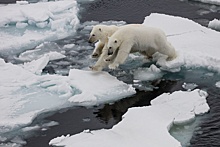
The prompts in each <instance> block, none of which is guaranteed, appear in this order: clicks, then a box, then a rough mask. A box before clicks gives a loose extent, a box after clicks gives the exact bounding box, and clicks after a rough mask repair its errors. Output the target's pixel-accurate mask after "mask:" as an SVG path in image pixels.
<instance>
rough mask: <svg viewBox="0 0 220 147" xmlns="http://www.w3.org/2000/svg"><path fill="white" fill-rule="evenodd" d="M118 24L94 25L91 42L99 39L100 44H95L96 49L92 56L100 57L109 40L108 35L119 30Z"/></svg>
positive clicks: (90, 37)
mask: <svg viewBox="0 0 220 147" xmlns="http://www.w3.org/2000/svg"><path fill="white" fill-rule="evenodd" d="M118 28H119V27H118V26H115V25H110V26H107V25H96V26H94V27H93V29H92V31H91V33H90V36H89V42H90V43H95V42H97V41H99V42H98V44H97V45H96V46H95V49H94V51H93V53H92V57H94V58H96V57H99V56H100V55H101V53H102V49H103V47H104V46H105V44H106V43H107V42H108V37H110V36H112V34H113V33H114V32H115V31H117V30H118Z"/></svg>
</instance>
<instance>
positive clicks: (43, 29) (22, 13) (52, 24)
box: [0, 0, 79, 55]
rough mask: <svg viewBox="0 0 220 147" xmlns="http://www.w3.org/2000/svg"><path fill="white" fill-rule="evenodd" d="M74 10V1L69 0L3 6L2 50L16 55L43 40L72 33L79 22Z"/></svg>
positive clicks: (1, 24) (54, 38) (0, 31)
mask: <svg viewBox="0 0 220 147" xmlns="http://www.w3.org/2000/svg"><path fill="white" fill-rule="evenodd" d="M77 13H78V6H77V2H76V1H72V0H65V1H53V2H52V1H51V2H40V3H31V4H28V5H18V4H9V5H4V6H2V7H1V9H0V14H4V15H2V16H1V17H0V27H1V29H0V44H2V45H1V46H0V51H1V53H2V54H6V55H7V54H12V53H15V54H16V53H20V52H23V51H24V50H26V49H31V48H34V47H35V46H37V45H39V44H40V43H42V42H44V41H53V40H57V39H62V38H65V37H68V36H70V35H73V33H75V32H76V29H77V28H78V25H79V19H78V17H77ZM15 24H16V25H15ZM34 28H35V29H34ZM12 40H13V41H12Z"/></svg>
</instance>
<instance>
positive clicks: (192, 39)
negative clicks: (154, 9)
mask: <svg viewBox="0 0 220 147" xmlns="http://www.w3.org/2000/svg"><path fill="white" fill-rule="evenodd" d="M158 21H163V23H158ZM143 24H144V25H147V26H154V27H159V28H161V29H162V30H164V31H165V33H166V35H167V38H168V40H169V41H170V42H171V44H172V45H173V46H174V47H175V49H176V50H177V53H178V57H177V58H176V59H175V60H173V61H168V62H167V61H165V58H162V57H161V55H158V54H155V55H154V56H155V57H154V58H155V59H157V60H156V61H157V65H160V66H161V69H163V70H168V71H173V72H177V71H180V69H181V67H186V68H197V67H206V68H207V69H209V70H214V71H217V72H220V57H219V54H220V50H219V46H220V41H219V37H220V32H217V31H214V30H212V29H209V28H206V27H204V26H201V25H200V24H198V23H195V22H193V21H192V20H189V19H186V18H181V17H175V16H169V15H165V14H157V13H153V14H151V15H150V16H147V17H146V18H145V20H144V23H143ZM158 56H159V57H158Z"/></svg>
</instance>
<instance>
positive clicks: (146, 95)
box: [25, 80, 182, 147]
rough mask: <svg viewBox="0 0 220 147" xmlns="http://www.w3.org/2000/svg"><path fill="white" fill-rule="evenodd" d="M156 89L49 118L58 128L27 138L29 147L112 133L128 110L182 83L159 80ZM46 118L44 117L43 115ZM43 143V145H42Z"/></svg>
mask: <svg viewBox="0 0 220 147" xmlns="http://www.w3.org/2000/svg"><path fill="white" fill-rule="evenodd" d="M155 83H156V84H155V85H154V86H157V87H159V88H158V89H156V90H154V91H153V92H143V91H142V92H141V91H138V92H137V94H136V95H134V96H132V97H129V98H125V99H122V100H120V101H117V102H115V103H113V104H104V105H101V106H98V107H94V108H85V107H77V108H74V109H71V110H66V111H65V110H64V111H60V113H56V114H54V115H52V116H49V117H46V118H44V119H43V121H45V122H48V121H54V122H58V124H59V125H56V126H52V127H50V128H49V129H47V130H44V131H39V130H38V131H37V132H36V133H35V135H36V134H37V135H36V136H34V137H31V138H28V139H27V144H26V145H25V146H26V147H30V146H31V147H39V145H41V146H43V147H44V146H47V145H48V142H49V141H50V140H51V139H53V138H55V137H57V136H61V135H67V134H71V135H72V134H76V133H80V132H82V131H83V130H86V129H89V130H97V129H102V128H106V129H110V128H112V127H113V126H114V125H115V124H117V123H118V122H120V121H121V120H122V115H123V114H125V113H126V112H127V110H128V108H131V107H141V106H148V105H149V104H150V101H151V100H152V99H153V98H155V97H157V96H159V95H160V94H162V93H164V92H169V91H171V92H172V91H175V90H179V89H182V87H181V85H182V82H180V81H171V80H160V81H157V82H155ZM44 115H45V114H44ZM44 115H41V116H39V117H38V118H36V119H35V120H34V121H33V123H32V124H31V125H33V126H34V125H35V124H36V123H38V120H41V121H42V117H43V116H44ZM39 142H40V144H39Z"/></svg>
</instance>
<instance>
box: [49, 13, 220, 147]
mask: <svg viewBox="0 0 220 147" xmlns="http://www.w3.org/2000/svg"><path fill="white" fill-rule="evenodd" d="M158 21H159V22H161V21H163V23H158ZM143 24H144V25H147V26H154V27H159V28H161V29H163V30H164V31H165V33H166V35H167V36H168V40H169V41H170V42H171V43H172V44H173V45H174V47H175V48H176V50H177V52H178V57H177V59H175V60H173V61H169V62H167V61H166V60H165V58H164V57H163V56H162V55H160V54H155V55H154V57H153V58H154V60H155V61H156V66H157V68H156V67H154V65H153V68H152V67H150V68H149V69H146V71H147V72H150V73H151V72H152V71H156V73H159V71H160V70H161V71H163V72H165V71H168V72H178V71H180V70H181V67H185V68H197V67H205V68H207V69H209V70H211V71H217V72H219V71H220V66H219V65H220V57H219V56H218V55H219V54H220V51H219V46H220V42H219V37H220V33H219V32H216V31H214V30H211V29H209V28H205V27H203V26H201V25H199V24H197V23H195V22H193V21H191V20H188V19H185V18H181V17H174V16H168V15H164V14H151V15H150V16H147V17H146V18H145V21H144V22H143ZM158 67H159V69H158ZM152 69H156V70H152ZM141 72H142V71H140V73H139V72H137V73H135V75H136V76H137V77H138V76H139V75H141ZM183 86H184V87H185V88H186V89H189V91H186V92H183V91H176V92H174V93H172V94H169V93H164V94H162V95H160V96H159V97H157V98H155V99H154V100H152V101H151V106H146V107H142V108H131V109H129V111H128V112H127V113H126V114H125V115H124V116H123V120H122V121H121V122H120V123H119V124H117V125H115V126H114V127H113V128H112V129H109V130H106V129H102V130H97V131H90V130H85V131H84V132H82V133H79V134H76V135H72V136H70V135H66V136H65V135H63V136H61V137H57V138H54V139H52V140H51V141H50V144H51V145H55V146H72V145H75V146H154V147H162V146H170V147H180V146H181V144H180V142H178V141H177V140H176V139H174V138H173V137H172V136H171V135H170V134H169V129H170V127H172V124H176V125H181V124H186V123H189V122H192V121H194V119H195V116H196V115H201V114H204V113H206V112H208V111H209V106H208V104H207V102H206V97H207V95H208V94H207V93H206V92H205V91H202V90H199V89H195V90H193V91H190V90H191V89H194V88H195V87H196V85H194V84H185V85H183ZM216 86H218V83H216ZM136 120H138V121H136ZM106 138H108V139H106ZM131 138H132V139H131Z"/></svg>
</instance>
